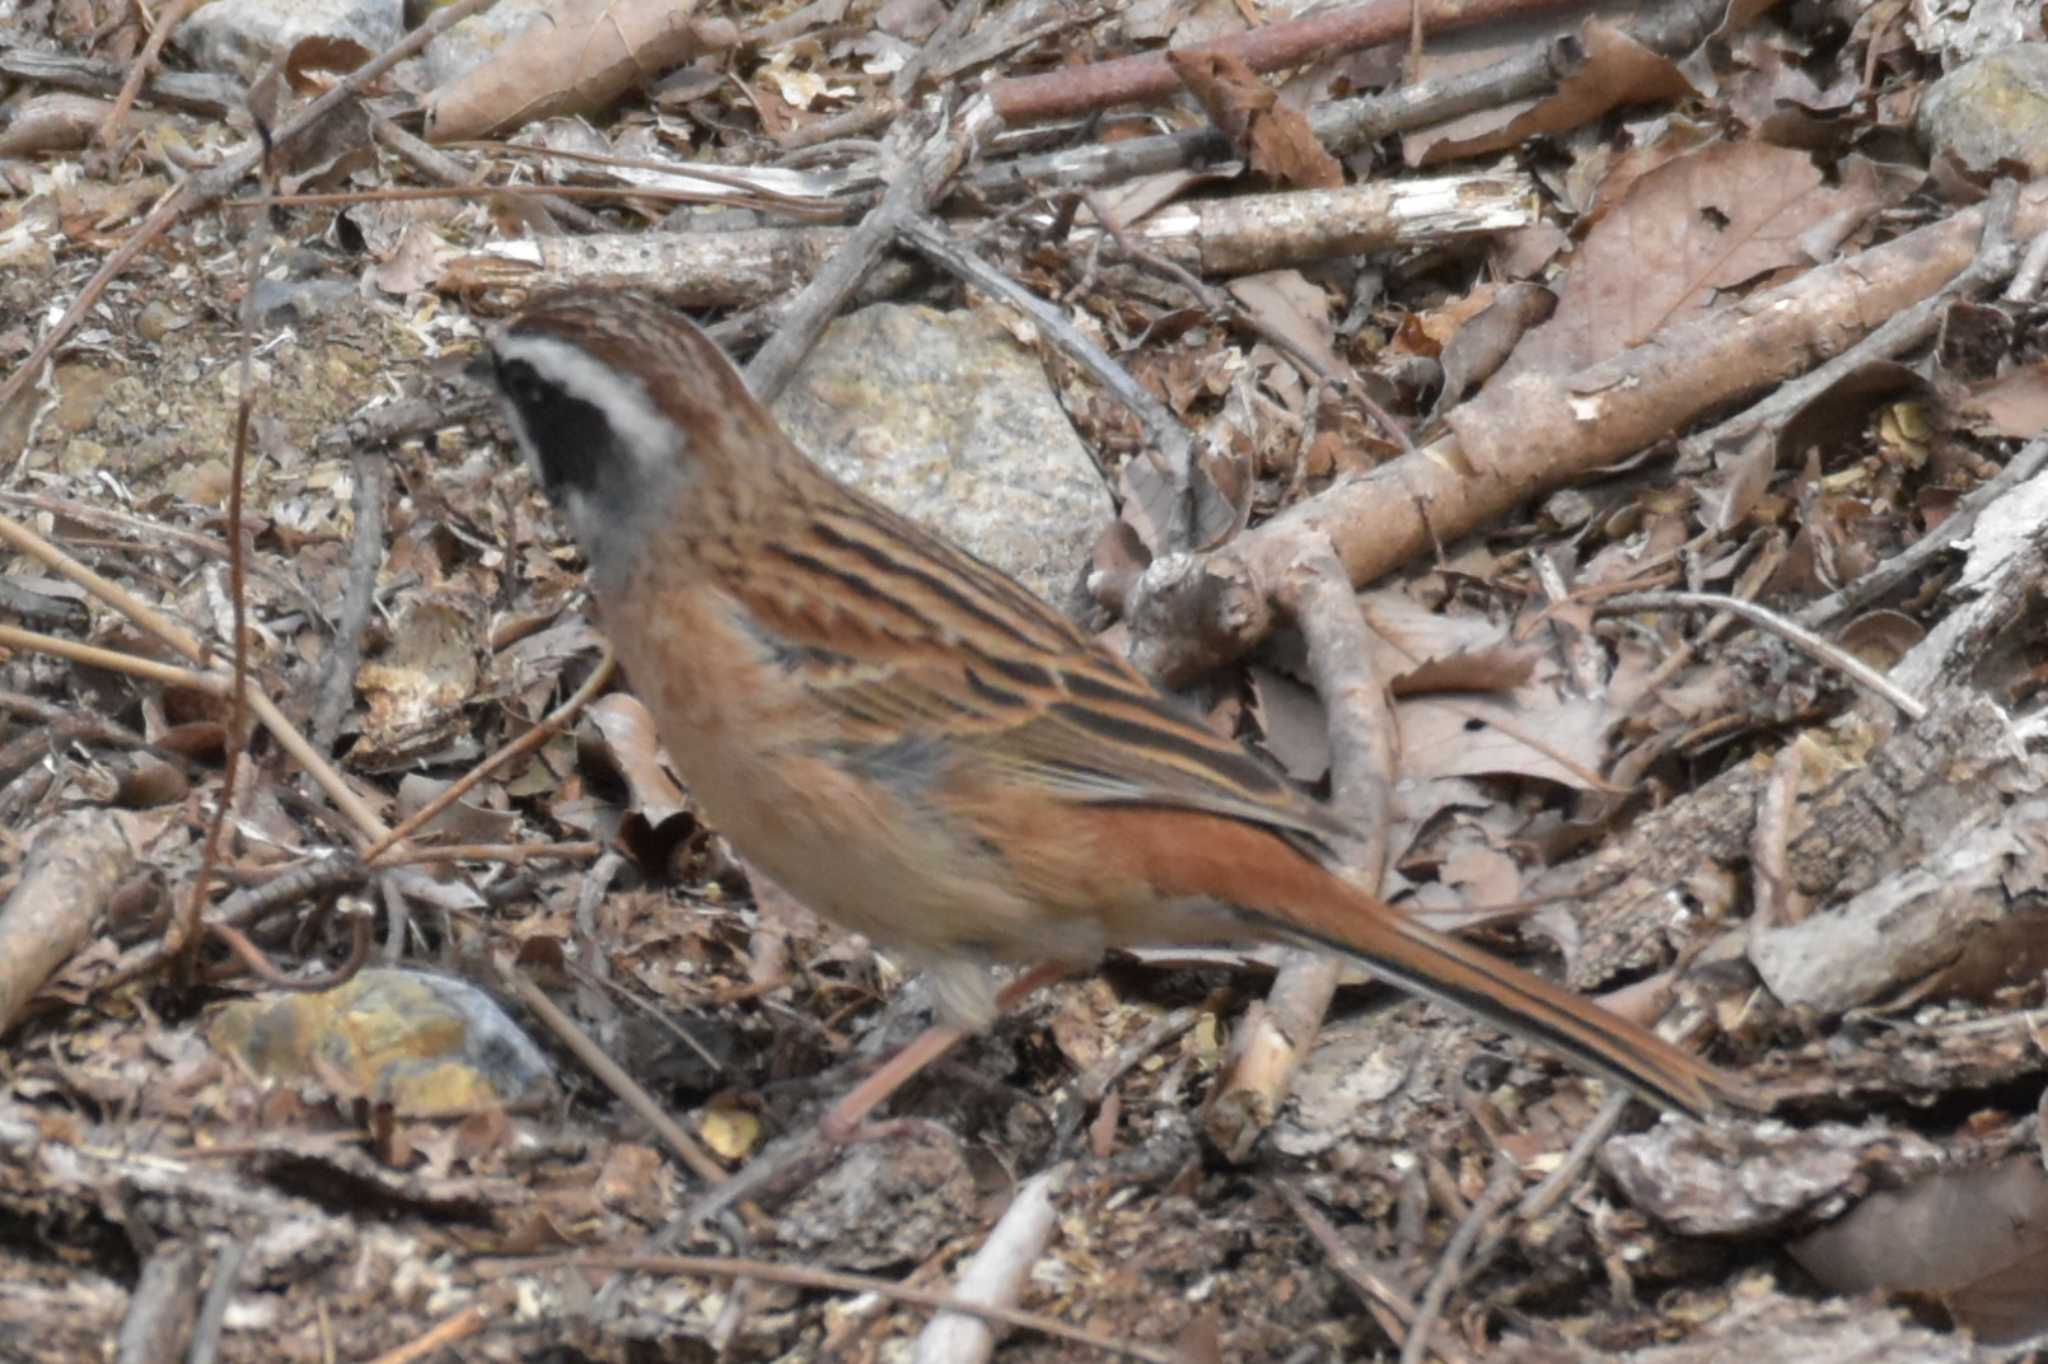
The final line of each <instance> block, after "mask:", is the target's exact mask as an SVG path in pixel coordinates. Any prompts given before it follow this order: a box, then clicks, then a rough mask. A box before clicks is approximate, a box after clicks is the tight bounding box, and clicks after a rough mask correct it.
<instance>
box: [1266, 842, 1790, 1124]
mask: <svg viewBox="0 0 2048 1364" xmlns="http://www.w3.org/2000/svg"><path fill="white" fill-rule="evenodd" d="M1329 889H1330V891H1331V892H1332V893H1329V894H1326V895H1322V896H1318V897H1316V898H1317V899H1318V900H1319V901H1322V902H1323V903H1319V904H1316V905H1314V906H1312V907H1311V908H1308V909H1306V910H1304V909H1303V908H1302V907H1301V906H1300V905H1299V903H1296V904H1293V905H1290V906H1289V907H1288V910H1287V911H1286V912H1285V913H1283V914H1274V913H1270V912H1260V911H1257V910H1254V911H1253V913H1254V914H1255V915H1256V916H1257V918H1258V919H1259V920H1260V921H1261V922H1262V923H1264V924H1266V925H1268V926H1269V928H1270V929H1271V930H1272V931H1273V932H1274V935H1275V936H1276V937H1280V938H1284V939H1288V940H1291V941H1293V942H1295V943H1297V944H1298V945H1301V946H1307V947H1318V948H1322V949H1324V950H1326V951H1333V952H1336V953H1339V954H1340V955H1342V956H1345V957H1348V958H1351V959H1352V960H1355V961H1356V962H1358V964H1360V965H1361V966H1364V967H1365V968H1367V969H1368V970H1370V971H1372V972H1374V973H1376V974H1378V975H1381V976H1384V977H1386V978H1387V979H1389V980H1391V981H1393V982H1394V983H1395V984H1397V985H1400V986H1403V987H1405V988H1406V989H1409V990H1412V991H1414V992H1415V993H1416V994H1419V995H1425V996H1427V997H1429V998H1430V999H1434V1000H1438V1001H1440V1002H1442V1003H1445V1004H1449V1005H1451V1006H1452V1007H1454V1008H1458V1009H1462V1010H1464V1011H1465V1012H1467V1013H1470V1014H1474V1015H1477V1016H1478V1017H1480V1018H1483V1019H1485V1020H1486V1021H1488V1022H1490V1023H1492V1024H1494V1025H1496V1026H1497V1027H1499V1028H1501V1029H1502V1030H1503V1031H1506V1032H1510V1033H1514V1034H1516V1035H1517V1036H1519V1037H1523V1038H1526V1039H1527V1040H1529V1041H1531V1042H1535V1043H1537V1044H1538V1045H1540V1046H1544V1047H1548V1048H1550V1049H1552V1050H1554V1051H1557V1052H1559V1053H1561V1054H1563V1055H1564V1056H1566V1057H1568V1058H1570V1059H1571V1060H1573V1061H1575V1062H1577V1063H1578V1064H1579V1065H1581V1066H1584V1067H1585V1068H1586V1069H1588V1070H1592V1071H1594V1072H1596V1073H1598V1074H1601V1075H1605V1076H1608V1077H1611V1078H1612V1079H1614V1080H1617V1081H1619V1082H1620V1083H1622V1084H1624V1085H1626V1086H1628V1087H1629V1088H1630V1089H1632V1090H1634V1091H1635V1092H1636V1093H1637V1094H1638V1095H1640V1096H1642V1097H1643V1098H1644V1099H1646V1100H1648V1101H1649V1102H1650V1103H1653V1104H1655V1105H1657V1106H1658V1107H1660V1108H1665V1109H1672V1110H1676V1111H1677V1112H1680V1113H1685V1114H1689V1115H1690V1116H1692V1117H1695V1118H1698V1117H1704V1116H1705V1115H1706V1114H1708V1113H1711V1112H1714V1111H1716V1110H1718V1109H1722V1108H1725V1107H1728V1106H1734V1107H1738V1108H1754V1107H1756V1104H1757V1101H1756V1098H1755V1096H1754V1095H1753V1094H1752V1092H1751V1091H1750V1089H1749V1087H1748V1086H1746V1085H1744V1084H1743V1083H1742V1082H1741V1081H1739V1080H1737V1079H1735V1078H1734V1077H1733V1076H1731V1075H1728V1074H1727V1073H1725V1072H1724V1071H1722V1070H1720V1069H1718V1068H1717V1067H1715V1066H1713V1065H1710V1064H1708V1063H1707V1062H1705V1061H1702V1060H1700V1059H1699V1058H1698V1057H1696V1056H1693V1055H1691V1054H1690V1053H1688V1052H1685V1051H1681V1050H1680V1049H1679V1048H1677V1047H1675V1046H1673V1045H1672V1044H1671V1043H1669V1042H1666V1041H1665V1040H1664V1039H1663V1038H1661V1037H1659V1036H1657V1035H1656V1034H1655V1033H1653V1032H1651V1031H1649V1030H1648V1029H1647V1028H1643V1027H1639V1026H1638V1025H1636V1024H1634V1023H1631V1022H1630V1021H1629V1020H1627V1019H1625V1018H1623V1017H1621V1016H1620V1015H1619V1014H1615V1013H1611V1012H1609V1011H1608V1010H1606V1009H1603V1008H1601V1007H1600V1006H1599V1005H1597V1004H1594V1003H1592V1002H1590V1001H1588V1000H1586V999H1584V998H1582V997H1580V996H1578V995H1574V994H1571V993H1569V992H1568V991H1565V990H1562V989H1559V988H1558V987H1557V986H1555V985H1552V984H1550V983H1549V982H1548V981H1545V980H1542V979H1539V978H1538V977H1536V976H1533V975H1531V974H1529V973H1528V972H1527V971H1524V970H1522V969H1521V968H1520V967H1517V966H1511V965H1509V964H1508V963H1507V962H1505V961H1502V960H1501V959H1500V958H1498V957H1495V956H1493V955H1492V954H1490V953H1488V952H1486V951H1483V950H1482V949H1480V948H1477V947H1473V946H1472V945H1470V944H1469V943H1463V942H1460V941H1458V940H1457V939H1456V938H1453V937H1449V936H1447V935H1445V934H1443V933H1439V932H1437V931H1436V930H1434V929H1431V928H1426V927H1424V926H1423V925H1422V924H1419V923H1417V922H1416V921H1415V920H1414V919H1412V918H1410V917H1409V916H1408V915H1406V914H1404V913H1402V912H1401V911H1400V910H1398V909H1395V908H1393V907H1391V906H1389V905H1386V904H1383V903H1382V902H1380V901H1378V900H1374V899H1372V898H1370V897H1368V896H1366V895H1364V894H1363V893H1361V892H1358V891H1356V890H1353V889H1352V888H1351V887H1349V886H1346V885H1344V884H1343V883H1342V882H1341V881H1337V880H1336V879H1335V878H1331V879H1330V881H1329ZM1333 901H1338V902H1340V903H1331V902H1333Z"/></svg>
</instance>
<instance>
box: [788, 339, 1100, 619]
mask: <svg viewBox="0 0 2048 1364" xmlns="http://www.w3.org/2000/svg"><path fill="white" fill-rule="evenodd" d="M775 415H776V416H777V417H778V418H780V419H781V421H782V424H783V427H784V428H785V429H786V430H787V431H788V432H789V433H790V435H791V436H792V437H794V438H795V440H796V443H797V444H798V445H800V446H802V447H803V448H804V450H806V451H807V452H809V454H810V455H811V456H812V457H813V458H814V459H816V460H817V461H818V462H819V463H821V464H823V465H824V466H825V467H826V468H827V469H829V470H831V471H832V473H833V474H835V475H836V476H838V477H839V478H842V479H844V480H845V481H847V482H848V483H851V484H853V485H854V486H855V487H857V488H859V489H861V490H862V491H863V492H866V493H868V494H870V495H871V496H873V497H876V498H878V499H880V500H881V501H883V502H885V503H887V504H888V505H889V506H891V507H893V508H895V509H896V510H897V511H900V512H902V513H903V514H904V515H906V516H908V517H910V518H911V519H912V520H914V521H916V522H918V523H919V524H920V525H923V526H926V527H929V528H930V529H932V530H935V531H937V532H938V533H939V534H941V535H944V536H945V537H946V538H948V539H950V540H952V541H953V542H954V543H956V544H958V545H960V546H962V547H963V548H965V549H967V550H969V551H971V552H972V553H974V554H976V555H978V556H980V557H981V558H983V559H986V560H988V562H990V563H992V564H994V565H996V567H998V568H1001V569H1003V570H1004V571H1005V572H1008V573H1010V574H1013V575H1014V576H1016V577H1017V578H1018V579H1020V580H1022V581H1023V583H1024V584H1025V585H1026V586H1027V587H1029V588H1031V590H1032V591H1034V592H1036V593H1038V594H1039V595H1040V596H1042V597H1044V598H1045V599H1046V600H1048V601H1051V602H1055V603H1065V602H1066V601H1067V600H1068V599H1069V596H1070V594H1071V592H1072V590H1073V587H1074V585H1075V584H1076V583H1077V582H1078V581H1079V577H1080V573H1081V570H1082V567H1083V566H1084V564H1085V563H1086V561H1087V557H1088V550H1089V547H1090V546H1091V545H1092V544H1093V543H1094V540H1095V537H1096V535H1097V534H1098V533H1099V532H1100V531H1101V529H1102V526H1103V525H1104V523H1105V522H1106V521H1107V519H1108V517H1109V515H1110V503H1109V494H1108V493H1107V492H1106V491H1105V490H1104V488H1103V486H1102V480H1101V478H1100V476H1099V475H1098V474H1097V473H1096V471H1095V465H1094V462H1093V461H1092V460H1091V459H1090V458H1089V455H1088V451H1087V450H1086V448H1084V447H1083V446H1082V444H1081V441H1080V439H1079V437H1077V436H1076V435H1075V434H1074V428H1073V426H1072V425H1071V424H1070V423H1069V422H1068V421H1067V415H1066V413H1065V411H1063V410H1062V409H1061V407H1060V405H1059V403H1058V401H1057V400H1056V399H1055V398H1054V397H1053V393H1052V388H1051V385H1050V384H1048V383H1047V382H1046V378H1045V373H1044V371H1043V370H1042V369H1041V368H1040V367H1039V363H1038V359H1037V357H1035V356H1034V355H1032V354H1031V352H1030V351H1028V350H1026V349H1025V348H1024V347H1023V346H1022V345H1020V344H1018V342H1017V341H1016V340H1015V339H1014V338H1013V337H1011V336H1010V334H1009V333H1008V332H1007V331H1005V330H1004V329H1003V327H1002V325H1001V323H1000V322H998V321H997V320H996V319H995V318H994V317H993V316H991V315H989V314H987V313H985V312H972V311H970V312H952V313H943V312H939V311H937V310H935V309H932V308H922V307H902V306H898V305H895V304H878V305H876V306H874V307H871V308H864V309H862V310H861V311H860V312H857V313H854V314H852V315H850V316H847V317H843V318H840V319H839V320H838V321H836V322H834V323H833V324H832V325H831V326H830V327H828V328H827V329H826V331H825V336H824V339H823V340H822V341H820V342H819V343H818V346H817V349H816V350H814V351H813V352H812V353H811V355H810V358H809V359H808V360H806V361H805V363H804V367H803V369H801V370H800V371H799V372H798V374H797V377H796V378H795V379H794V380H793V381H792V382H791V383H790V385H789V387H788V388H787V389H785V390H784V391H783V394H782V396H781V397H780V398H779V399H777V400H776V402H775Z"/></svg>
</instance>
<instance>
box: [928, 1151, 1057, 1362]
mask: <svg viewBox="0 0 2048 1364" xmlns="http://www.w3.org/2000/svg"><path fill="white" fill-rule="evenodd" d="M1072 1170H1073V1166H1072V1165H1071V1164H1060V1165H1055V1166H1053V1168H1051V1169H1050V1170H1046V1171H1043V1172H1042V1173H1039V1174H1036V1175H1033V1176H1032V1177H1031V1178H1030V1179H1027V1180H1025V1181H1024V1183H1023V1184H1021V1185H1019V1186H1018V1188H1017V1192H1016V1194H1015V1195H1014V1196H1013V1197H1012V1198H1011V1199H1010V1206H1009V1207H1008V1208H1006V1209H1004V1211H1003V1215H1002V1218H1001V1220H999V1221H998V1222H997V1223H996V1224H995V1227H994V1228H993V1229H992V1230H990V1232H989V1234H988V1236H987V1238H986V1239H984V1240H983V1241H982V1243H981V1249H980V1250H978V1251H976V1252H975V1253H974V1258H973V1259H972V1260H971V1261H969V1262H968V1264H967V1267H966V1268H965V1269H963V1270H962V1271H961V1272H960V1277H959V1278H958V1280H957V1281H956V1282H955V1284H954V1290H953V1291H954V1292H955V1293H957V1294H958V1295H959V1297H960V1300H961V1301H963V1302H972V1303H979V1304H982V1305H984V1306H1000V1307H1012V1306H1015V1305H1016V1302H1017V1298H1018V1296H1019V1294H1021V1293H1022V1292H1023V1289H1024V1285H1025V1284H1026V1283H1027V1282H1028V1281H1029V1278H1030V1274H1031V1267H1032V1266H1033V1265H1034V1264H1036V1263H1038V1257H1039V1256H1040V1255H1042V1254H1044V1253H1045V1244H1046V1242H1047V1241H1048V1240H1050V1239H1051V1237H1052V1234H1053V1231H1054V1230H1055V1229H1056V1227H1057V1226H1058V1221H1057V1219H1056V1217H1055V1215H1054V1214H1055V1212H1056V1211H1057V1209H1056V1206H1055V1203H1054V1200H1055V1199H1056V1198H1058V1197H1059V1194H1060V1190H1061V1189H1062V1188H1063V1187H1064V1186H1065V1184H1066V1182H1067V1176H1068V1174H1069V1173H1071V1172H1072ZM989 1326H990V1323H989V1322H988V1321H987V1320H986V1319H983V1318H979V1317H971V1316H968V1315H966V1314H964V1313H960V1312H941V1313H940V1314H939V1315H938V1316H935V1317H933V1318H932V1319H931V1320H930V1321H928V1322H926V1323H925V1327H924V1330H923V1331H921V1332H919V1333H918V1337H917V1351H916V1354H915V1355H914V1356H913V1357H914V1359H915V1360H916V1364H978V1361H981V1360H984V1359H987V1358H988V1356H989V1352H990V1351H992V1350H993V1349H994V1348H995V1339H996V1337H995V1332H994V1331H992V1330H990V1329H989Z"/></svg>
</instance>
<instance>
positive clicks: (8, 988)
mask: <svg viewBox="0 0 2048 1364" xmlns="http://www.w3.org/2000/svg"><path fill="white" fill-rule="evenodd" d="M134 868H135V849H134V848H133V847H131V846H130V845H129V842H128V835H127V833H126V832H125V831H124V830H123V829H122V828H121V822H120V820H119V819H117V818H116V817H115V816H114V815H113V814H111V813H110V812H108V811H105V810H82V811H79V812H77V813H75V814H69V815H59V816H58V817H56V818H55V819H53V820H51V821H49V822H48V823H47V824H45V825H44V826H43V831H42V832H41V833H40V834H39V835H37V837H36V840H35V845H34V846H33V847H32V848H30V849H29V854H28V861H27V863H26V864H25V865H24V866H23V867H22V869H21V880H20V882H19V883H18V884H16V886H15V887H14V893H13V894H12V895H10V896H8V897H7V903H6V905H5V906H4V907H0V1036H4V1035H5V1034H6V1032H7V1030H8V1029H10V1028H12V1027H13V1026H14V1025H15V1023H17V1022H18V1021H20V1019H21V1016H22V1013H23V1012H24V1011H25V1010H26V1009H27V1008H28V1002H29V1000H30V999H31V998H32V997H33V996H34V995H35V992H36V991H37V990H40V989H41V988H42V987H43V982H44V981H46V980H48V979H49V978H50V973H51V972H53V971H55V970H56V969H57V968H58V967H60V966H62V965H63V964H64V963H65V962H66V961H68V960H70V958H71V956H72V954H73V953H75V952H76V951H77V950H78V949H79V947H80V946H81V945H83V944H84V942H85V941H86V939H87V938H89V937H90V936H91V935H92V930H93V925H94V923H95V922H97V921H98V919H99V917H100V913H101V911H103V910H104V909H105V908H106V905H107V901H108V900H109V899H111V898H112V897H113V894H114V890H115V888H116V887H118V886H119V885H120V884H121V883H122V882H123V881H125V880H126V879H127V878H128V873H129V872H131V871H132V870H134Z"/></svg>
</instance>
